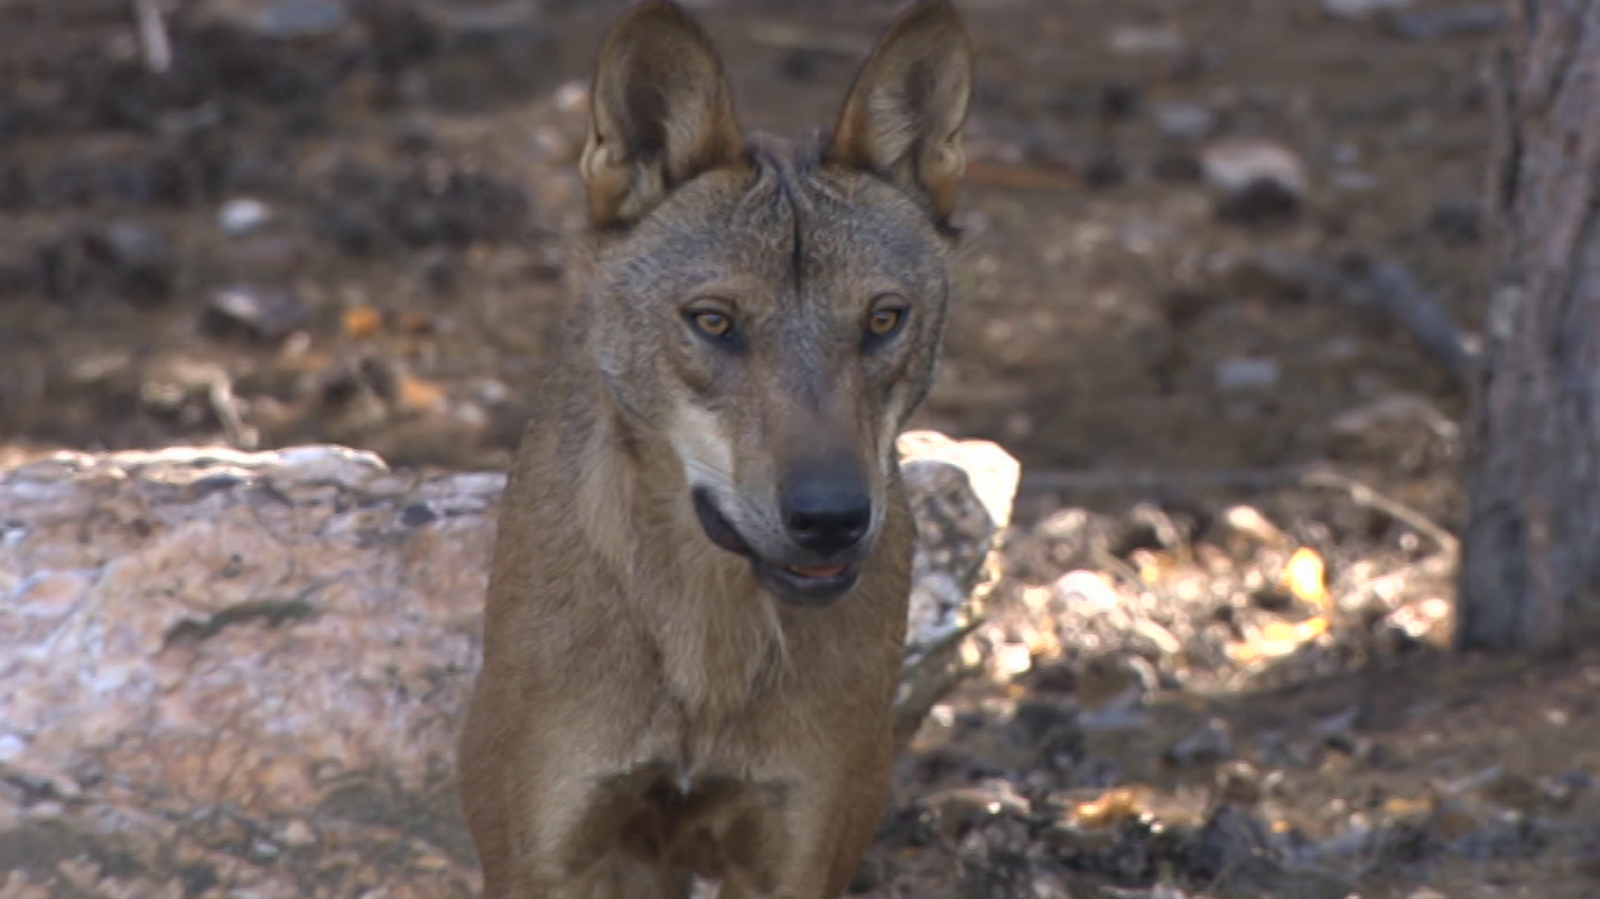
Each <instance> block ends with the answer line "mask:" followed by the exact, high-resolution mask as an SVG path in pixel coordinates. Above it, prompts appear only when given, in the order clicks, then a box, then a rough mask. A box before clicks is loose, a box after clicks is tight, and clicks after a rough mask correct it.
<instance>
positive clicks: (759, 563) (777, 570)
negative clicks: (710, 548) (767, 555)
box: [693, 488, 861, 605]
mask: <svg viewBox="0 0 1600 899" xmlns="http://www.w3.org/2000/svg"><path fill="white" fill-rule="evenodd" d="M693 497H694V511H695V514H696V515H697V516H698V517H699V518H700V526H701V528H703V529H704V530H705V532H706V537H707V538H709V539H710V540H711V542H712V543H715V544H716V545H717V546H719V547H721V548H722V549H725V550H727V551H728V552H731V553H734V554H736V555H740V556H744V557H745V558H747V559H749V560H750V567H751V569H752V571H753V572H754V574H755V577H756V582H757V583H759V584H761V586H763V587H765V588H766V589H767V590H768V591H770V592H771V593H772V594H773V595H775V596H777V597H778V599H780V600H782V601H784V602H788V603H792V604H795V605H826V604H828V603H831V602H833V601H834V600H836V599H838V598H840V597H841V596H843V595H845V594H846V593H848V592H850V588H852V587H854V586H855V585H856V580H857V578H858V577H859V576H860V574H861V572H860V566H859V565H858V564H857V563H855V562H840V563H835V564H832V565H780V564H777V563H774V562H769V561H767V560H766V559H763V558H761V557H760V556H758V555H756V553H755V550H753V549H751V547H750V544H749V543H748V542H747V541H746V540H745V539H744V537H743V536H741V535H740V534H739V532H738V530H737V529H735V528H734V526H733V523H732V522H730V521H728V519H727V516H725V515H723V514H722V510H720V509H718V508H717V504H716V503H715V502H714V501H713V500H712V499H711V494H710V493H709V492H707V491H706V490H704V489H701V488H696V489H695V490H694V492H693Z"/></svg>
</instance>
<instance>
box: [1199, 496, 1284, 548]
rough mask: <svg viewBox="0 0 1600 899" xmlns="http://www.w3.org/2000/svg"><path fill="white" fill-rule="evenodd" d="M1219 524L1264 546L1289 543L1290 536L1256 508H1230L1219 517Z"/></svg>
mask: <svg viewBox="0 0 1600 899" xmlns="http://www.w3.org/2000/svg"><path fill="white" fill-rule="evenodd" d="M1217 524H1218V525H1219V526H1221V527H1223V528H1225V529H1226V530H1227V531H1229V532H1231V533H1233V534H1238V535H1240V536H1243V537H1248V538H1250V539H1252V540H1254V541H1256V542H1258V543H1260V544H1261V545H1262V546H1282V545H1285V544H1287V543H1288V542H1289V536H1288V535H1287V534H1285V533H1284V532H1283V531H1282V530H1281V529H1279V528H1278V526H1277V525H1275V524H1273V523H1272V522H1271V521H1269V520H1268V519H1267V516H1265V515H1263V514H1261V510H1259V509H1257V508H1255V507H1254V506H1243V505H1241V506H1229V507H1228V508H1226V509H1224V510H1223V511H1222V514H1221V515H1219V516H1217Z"/></svg>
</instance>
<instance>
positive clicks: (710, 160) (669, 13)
mask: <svg viewBox="0 0 1600 899" xmlns="http://www.w3.org/2000/svg"><path fill="white" fill-rule="evenodd" d="M590 98H591V103H590V108H591V112H590V120H589V136H588V141H587V143H586V145H585V147H584V151H583V157H582V159H581V161H580V163H579V166H580V171H581V172H582V175H583V179H584V182H585V183H586V186H587V189H588V195H589V219H590V223H591V224H592V225H593V226H594V227H596V228H605V227H609V226H611V225H616V224H620V223H625V222H628V221H632V220H635V219H637V218H639V217H640V216H642V215H644V214H645V213H647V212H649V211H650V210H651V209H652V208H654V207H655V206H656V205H658V204H659V203H660V202H661V201H662V200H663V199H665V198H666V196H667V194H668V193H670V192H671V191H672V190H673V189H674V188H676V187H678V186H679V185H681V184H683V183H685V182H687V181H689V180H691V179H693V178H695V177H697V176H699V175H702V174H704V173H706V172H708V171H711V170H714V169H720V168H729V169H740V168H744V167H747V166H748V161H747V158H746V154H745V148H744V137H743V132H742V130H741V129H740V127H739V122H738V118H737V116H736V115H735V114H734V108H733V96H732V91H731V89H730V87H729V84H728V79H727V76H726V74H725V73H724V71H723V67H722V61H721V59H719V58H718V56H717V52H716V50H715V48H714V47H712V45H711V39H710V38H709V37H708V36H707V35H706V33H705V31H704V30H702V29H701V28H700V26H699V24H697V23H696V22H695V21H694V19H693V18H692V17H691V16H690V15H689V14H688V13H687V12H685V11H684V10H683V9H682V8H681V7H679V6H678V5H677V4H676V3H672V2H670V0H648V2H645V3H641V4H639V5H638V6H635V7H634V8H633V9H631V10H629V11H628V12H627V13H626V14H625V15H623V17H622V18H621V19H619V20H618V21H617V23H616V24H615V25H613V26H612V28H611V31H610V33H609V34H608V35H607V36H606V39H605V43H604V44H603V45H602V46H601V48H600V53H599V58H598V61H597V62H596V65H595V73H594V80H593V88H592V90H591V95H590Z"/></svg>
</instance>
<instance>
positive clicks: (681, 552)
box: [575, 377, 784, 721]
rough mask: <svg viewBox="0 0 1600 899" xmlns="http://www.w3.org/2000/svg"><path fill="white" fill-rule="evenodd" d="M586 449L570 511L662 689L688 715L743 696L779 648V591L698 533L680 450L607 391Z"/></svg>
mask: <svg viewBox="0 0 1600 899" xmlns="http://www.w3.org/2000/svg"><path fill="white" fill-rule="evenodd" d="M595 381H596V383H595V385H594V386H595V388H596V390H597V396H596V399H598V400H599V402H600V405H601V407H602V408H603V409H604V411H603V412H602V413H601V414H599V415H597V416H595V419H594V421H595V425H594V428H593V431H592V433H591V434H590V435H589V438H588V440H587V441H585V443H586V444H587V446H586V448H585V449H584V450H583V451H585V452H587V453H589V454H590V455H589V457H588V458H589V460H590V464H588V465H586V466H584V468H583V474H582V475H581V476H580V479H579V482H578V483H577V484H576V485H575V489H576V511H577V520H578V522H579V526H580V527H581V528H582V529H583V531H584V536H585V538H586V539H585V542H586V543H587V544H588V545H589V547H590V549H591V551H593V552H594V553H595V554H596V555H598V556H599V557H600V559H602V560H603V564H604V565H605V566H606V567H607V568H608V569H609V570H610V571H611V572H612V573H613V575H614V576H615V577H616V578H617V580H618V582H619V583H620V585H621V587H622V589H621V590H620V591H619V595H618V596H617V597H616V599H617V601H619V602H622V603H625V604H627V605H628V606H629V608H628V609H627V610H626V616H627V617H628V619H630V620H632V621H634V622H637V623H638V625H639V626H640V628H641V630H642V632H643V635H644V637H645V639H646V640H647V641H648V642H649V643H651V644H652V645H653V647H654V648H655V650H656V653H657V655H658V658H659V659H660V664H661V668H662V672H661V673H662V678H663V681H664V684H665V686H666V688H667V689H668V691H669V692H670V693H671V694H672V695H673V697H674V698H675V700H676V701H677V702H678V703H679V704H680V705H681V707H682V708H683V709H684V711H685V712H686V713H688V714H690V715H691V716H693V717H695V718H701V719H706V720H708V721H716V720H721V719H724V718H726V717H727V716H729V715H731V714H734V713H736V712H737V711H738V709H740V708H742V707H744V705H745V704H746V703H747V702H748V701H750V699H751V698H752V697H753V696H754V695H755V693H756V692H757V690H758V689H759V684H760V683H761V681H762V678H763V676H764V675H765V674H767V673H768V672H770V671H771V670H772V669H773V666H774V665H775V664H777V663H778V662H779V661H780V660H781V658H782V654H783V644H784V637H783V627H782V621H781V618H780V614H779V611H778V608H777V604H776V602H775V601H774V600H773V598H772V597H770V596H767V595H766V594H765V593H763V592H762V591H761V590H760V589H759V588H758V587H757V586H756V583H755V579H754V577H753V576H752V574H751V572H750V566H749V563H748V562H746V561H745V560H744V559H741V558H739V557H738V556H735V555H733V554H731V553H729V552H727V551H725V550H722V549H719V548H717V547H716V546H714V545H713V544H712V543H711V541H710V540H708V539H706V537H705V535H704V533H702V531H701V528H700V524H699V521H698V519H697V518H696V517H695V515H694V512H693V507H692V505H691V503H690V501H689V488H688V484H687V482H686V480H685V478H684V475H683V472H682V469H681V467H680V466H679V465H678V463H677V456H676V455H675V454H674V453H673V451H672V449H671V447H670V446H668V445H667V444H666V442H665V441H664V440H662V439H660V438H653V437H651V436H650V435H643V434H639V433H637V432H634V431H632V430H630V429H629V428H628V426H627V424H626V422H625V421H624V420H623V418H622V416H621V415H620V414H619V413H618V412H617V411H616V409H615V408H614V407H613V406H612V405H611V404H610V402H609V398H608V397H604V395H603V394H604V386H603V385H600V384H599V383H598V377H596V379H595Z"/></svg>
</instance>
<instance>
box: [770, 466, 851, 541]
mask: <svg viewBox="0 0 1600 899" xmlns="http://www.w3.org/2000/svg"><path fill="white" fill-rule="evenodd" d="M779 511H780V512H781V513H782V515H783V527H784V529H785V530H787V531H788V532H789V537H790V538H791V539H793V540H794V542H796V543H798V544H800V545H801V546H802V547H804V548H805V549H807V550H810V551H811V552H814V553H817V554H819V555H822V556H831V555H834V554H836V553H841V552H844V551H845V550H847V549H849V548H850V547H852V546H855V545H856V544H857V543H860V542H861V538H862V537H865V536H866V535H867V527H868V526H869V525H870V524H871V523H872V498H871V497H870V496H868V495H867V491H866V489H865V486H864V485H862V484H860V483H859V481H858V480H857V479H856V478H839V477H826V476H824V477H815V476H813V477H805V478H797V479H795V480H794V481H793V482H791V484H790V485H788V486H787V487H786V489H784V491H783V493H782V495H781V496H780V497H779Z"/></svg>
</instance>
